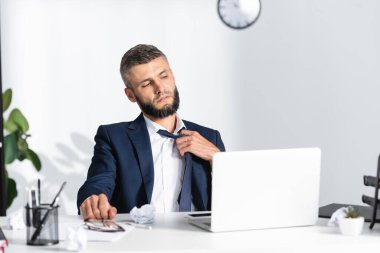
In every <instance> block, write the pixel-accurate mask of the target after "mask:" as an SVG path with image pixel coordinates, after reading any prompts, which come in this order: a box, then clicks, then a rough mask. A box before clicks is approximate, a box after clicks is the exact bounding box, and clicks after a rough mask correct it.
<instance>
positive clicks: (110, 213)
mask: <svg viewBox="0 0 380 253" xmlns="http://www.w3.org/2000/svg"><path fill="white" fill-rule="evenodd" d="M116 213H117V209H116V208H115V207H113V206H110V209H109V210H108V218H109V219H113V218H115V216H116Z"/></svg>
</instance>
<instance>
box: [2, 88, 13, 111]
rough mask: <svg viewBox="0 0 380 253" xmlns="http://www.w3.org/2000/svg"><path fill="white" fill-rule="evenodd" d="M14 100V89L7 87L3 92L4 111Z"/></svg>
mask: <svg viewBox="0 0 380 253" xmlns="http://www.w3.org/2000/svg"><path fill="white" fill-rule="evenodd" d="M11 102H12V89H7V90H6V91H4V93H3V112H5V111H6V110H7V109H8V108H9V106H10V104H11Z"/></svg>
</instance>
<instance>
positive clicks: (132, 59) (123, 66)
mask: <svg viewBox="0 0 380 253" xmlns="http://www.w3.org/2000/svg"><path fill="white" fill-rule="evenodd" d="M160 56H163V57H165V59H166V55H165V54H164V53H163V52H161V51H160V50H159V49H158V48H157V47H155V46H153V45H145V44H139V45H137V46H134V47H132V48H131V49H129V50H128V51H127V52H126V53H125V54H124V56H123V58H121V63H120V74H121V78H122V79H123V81H124V84H125V86H126V87H127V88H131V89H132V88H133V87H132V85H131V83H130V82H129V76H128V71H129V70H130V69H131V68H132V67H133V66H136V65H139V64H145V63H148V62H150V61H152V60H154V59H156V58H158V57H160Z"/></svg>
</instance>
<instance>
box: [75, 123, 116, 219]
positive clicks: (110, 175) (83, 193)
mask: <svg viewBox="0 0 380 253" xmlns="http://www.w3.org/2000/svg"><path fill="white" fill-rule="evenodd" d="M115 179H116V160H115V156H114V154H113V151H112V142H111V140H110V138H109V135H108V132H107V129H106V127H105V126H100V127H99V128H98V132H97V134H96V136H95V147H94V156H93V158H92V161H91V165H90V168H89V170H88V173H87V180H86V182H85V183H84V184H83V185H82V187H81V188H80V189H79V191H78V197H77V207H78V213H79V207H80V205H81V204H82V202H83V201H84V200H85V199H86V198H88V197H90V196H91V195H93V194H95V195H99V194H101V193H104V194H105V195H106V196H107V197H108V200H110V199H111V196H112V193H113V190H114V188H115Z"/></svg>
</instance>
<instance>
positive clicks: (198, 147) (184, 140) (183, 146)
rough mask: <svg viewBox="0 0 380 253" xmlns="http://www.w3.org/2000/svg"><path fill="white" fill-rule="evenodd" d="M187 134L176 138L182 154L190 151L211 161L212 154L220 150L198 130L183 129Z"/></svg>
mask: <svg viewBox="0 0 380 253" xmlns="http://www.w3.org/2000/svg"><path fill="white" fill-rule="evenodd" d="M181 134H186V136H183V137H180V138H177V139H176V144H177V148H178V150H179V153H180V154H181V156H183V155H184V154H185V153H186V152H190V153H192V154H194V155H196V156H198V157H200V158H202V159H203V160H206V161H209V162H211V160H212V156H213V155H214V154H215V153H217V152H220V150H219V149H218V148H217V147H216V146H215V145H214V144H212V143H211V142H209V141H208V140H207V139H205V138H204V137H203V136H202V135H200V134H199V133H198V132H196V131H190V130H185V129H184V130H182V131H181Z"/></svg>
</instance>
